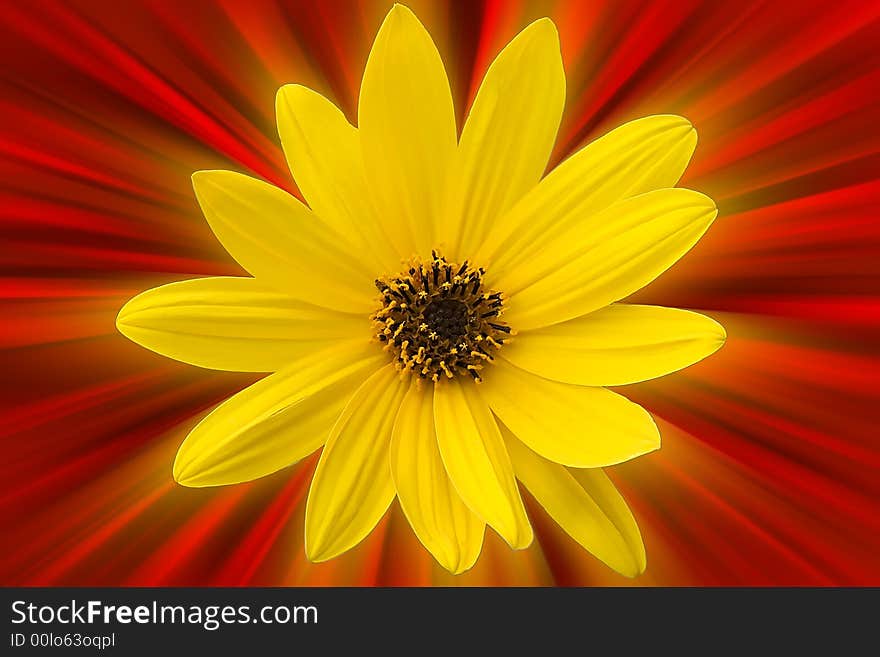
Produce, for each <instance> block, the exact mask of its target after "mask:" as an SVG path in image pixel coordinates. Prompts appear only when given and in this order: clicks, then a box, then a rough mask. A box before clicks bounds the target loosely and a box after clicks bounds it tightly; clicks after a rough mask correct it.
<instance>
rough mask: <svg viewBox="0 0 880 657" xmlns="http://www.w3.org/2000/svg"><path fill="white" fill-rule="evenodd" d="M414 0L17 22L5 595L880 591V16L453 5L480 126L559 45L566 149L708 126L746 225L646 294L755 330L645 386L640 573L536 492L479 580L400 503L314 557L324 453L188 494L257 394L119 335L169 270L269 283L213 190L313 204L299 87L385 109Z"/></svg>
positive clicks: (180, 8)
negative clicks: (392, 588) (293, 130)
mask: <svg viewBox="0 0 880 657" xmlns="http://www.w3.org/2000/svg"><path fill="white" fill-rule="evenodd" d="M389 6H390V3H388V2H373V1H364V2H345V3H343V2H335V3H319V2H302V3H285V2H269V1H254V0H251V1H250V2H246V3H245V2H238V1H237V0H221V1H217V2H214V3H208V2H170V1H156V2H118V1H115V0H113V1H109V0H108V1H106V2H101V1H98V0H88V1H85V0H83V1H79V2H74V1H66V2H36V1H34V2H27V3H25V2H4V3H2V5H0V61H2V62H3V63H2V68H0V71H2V78H0V89H2V91H0V131H2V134H0V308H2V311H0V312H2V316H0V358H2V381H0V396H2V399H0V404H2V415H0V419H2V421H0V440H2V460H0V481H2V482H3V483H2V490H0V528H2V529H0V531H2V543H3V545H4V549H3V557H2V563H0V583H3V584H35V585H54V584H69V585H79V584H93V585H98V584H111V585H128V584H131V585H182V584H191V585H202V584H211V585H213V584H218V585H219V584H225V585H247V584H251V585H329V584H346V585H402V584H443V585H458V584H461V585H474V584H477V585H508V584H510V585H535V584H565V585H570V584H578V585H588V584H602V585H626V584H633V583H635V584H639V585H653V584H662V585H716V584H732V585H740V584H750V585H783V584H785V585H802V584H803V585H807V584H811V585H847V584H855V585H863V584H874V585H880V438H878V429H877V425H878V423H877V413H878V409H880V385H878V384H880V367H878V366H880V355H878V354H880V221H878V211H877V208H878V207H880V180H878V172H880V128H878V125H880V92H878V90H880V48H878V44H880V4H878V3H876V2H865V1H862V0H856V1H851V2H850V1H847V0H835V1H834V2H827V1H826V0H821V1H818V2H805V1H801V2H798V3H787V2H785V3H783V2H723V3H722V2H686V1H681V0H669V1H665V2H621V1H614V2H612V1H608V2H592V1H591V2H586V1H585V2H546V1H545V2H514V1H512V0H504V1H494V2H483V3H480V2H466V1H464V0H462V1H461V2H454V3H445V2H427V1H413V2H412V3H411V6H412V8H413V9H414V10H415V11H416V13H417V14H418V15H419V17H420V18H421V19H422V21H423V22H424V23H425V24H426V26H427V27H428V29H429V30H430V32H431V33H432V35H433V36H434V39H435V41H436V42H437V46H438V48H439V49H440V52H441V54H442V55H443V58H444V61H445V62H446V65H447V68H448V70H449V75H450V79H451V84H452V87H453V92H454V95H455V97H456V100H457V102H458V114H459V124H461V122H462V118H463V116H464V115H465V111H466V109H467V107H468V104H469V102H470V101H471V99H472V98H473V96H474V93H475V91H476V88H477V86H478V84H479V81H480V79H481V77H482V75H483V73H484V71H485V70H486V67H487V66H488V64H489V63H490V62H491V60H492V58H493V57H494V55H495V54H496V53H497V52H498V51H499V50H500V48H501V47H502V46H503V45H504V44H505V43H506V42H507V41H508V40H509V39H510V38H511V37H513V35H514V34H515V33H516V32H517V31H519V30H520V29H521V28H523V27H524V26H525V25H527V24H528V23H529V22H530V21H531V20H534V19H536V18H539V17H542V16H550V17H551V18H553V20H554V21H555V22H556V25H557V26H558V28H559V32H560V37H561V41H562V52H563V57H564V61H565V66H566V72H567V77H568V100H567V107H566V113H565V117H564V120H563V124H562V128H561V131H560V135H559V139H558V142H557V147H556V150H555V154H554V163H555V162H558V161H559V160H560V159H562V158H564V157H565V156H566V155H567V154H569V153H571V152H572V151H573V150H575V149H577V148H578V147H579V146H580V145H582V144H584V143H585V142H587V141H589V140H590V139H592V138H594V137H596V136H598V135H599V134H601V133H602V132H604V131H606V130H608V129H610V128H613V127H615V126H617V125H619V124H620V123H623V122H625V121H627V120H630V119H633V118H636V117H639V116H642V115H647V114H656V113H678V114H682V115H684V116H686V117H688V118H689V119H690V120H691V121H693V123H694V124H695V126H696V127H697V130H698V131H699V134H700V144H699V146H698V148H697V152H696V156H695V158H694V161H693V163H692V164H691V167H690V168H689V169H688V172H687V174H686V175H685V178H684V180H683V181H682V184H683V185H684V186H687V187H691V188H694V189H698V190H701V191H703V192H706V193H707V194H709V195H711V196H712V197H713V198H714V199H715V200H716V201H717V203H718V206H719V208H720V215H719V219H718V220H717V221H716V223H715V225H714V226H713V227H712V229H711V230H710V231H709V233H708V234H707V236H706V237H705V238H704V239H703V240H702V241H701V242H700V243H699V244H698V245H697V247H696V248H695V249H694V250H693V251H692V252H691V253H690V254H689V255H688V256H686V257H685V258H684V259H683V260H682V261H681V262H680V263H679V264H677V265H676V266H675V267H673V269H672V270H670V271H669V272H668V273H667V274H666V275H664V276H663V277H662V278H661V279H659V280H658V281H657V282H656V283H654V284H652V285H651V286H650V287H648V288H646V289H645V290H643V291H642V292H640V293H639V294H638V295H636V299H637V300H638V301H640V302H647V303H657V304H664V305H672V306H680V307H685V308H693V309H698V310H701V311H703V312H706V313H707V314H710V315H712V316H713V317H715V318H716V319H719V320H720V321H722V322H723V323H724V325H725V326H726V327H727V330H728V332H729V336H730V337H729V340H728V342H727V345H726V347H725V348H724V349H722V350H721V351H720V352H719V353H718V354H716V355H715V356H713V357H712V358H710V359H708V360H707V361H704V362H703V363H700V364H699V365H696V366H694V367H692V368H690V369H688V370H686V371H685V372H682V373H679V374H675V375H672V376H669V377H666V378H663V379H660V380H657V381H654V382H650V383H644V384H639V385H634V386H628V387H627V388H625V389H622V391H623V392H624V393H625V394H627V395H628V396H630V397H631V398H632V399H634V400H635V401H638V402H639V403H642V404H644V405H645V406H646V407H647V408H648V409H649V410H651V411H652V413H653V414H654V416H655V417H656V418H657V420H658V423H659V425H660V428H661V431H662V434H663V448H662V449H661V450H660V451H659V452H655V453H653V454H651V455H649V456H646V457H643V458H640V459H638V460H636V461H634V462H632V463H628V464H625V465H622V466H618V467H615V468H612V469H610V470H609V472H610V474H611V476H612V477H613V478H614V480H615V481H616V482H617V483H618V485H619V486H620V488H621V490H622V491H623V493H624V494H625V495H626V497H627V499H628V500H629V501H630V503H631V505H632V508H633V511H634V513H635V515H636V517H637V519H638V521H639V524H640V526H641V529H642V533H643V535H644V538H645V543H646V546H647V551H648V570H647V572H646V573H645V574H644V575H643V576H642V577H640V578H638V579H636V580H633V581H630V580H627V579H625V578H623V577H619V576H617V575H615V574H614V573H613V572H611V571H609V570H608V569H607V568H605V567H604V566H603V565H602V564H600V563H599V562H598V561H596V560H595V559H594V558H592V557H591V556H589V555H588V554H587V553H585V552H583V551H582V550H581V549H580V548H579V547H578V546H577V545H576V544H575V543H574V542H573V541H572V540H571V539H569V538H568V537H567V536H566V535H565V534H563V533H562V532H561V531H560V530H559V529H558V528H556V526H555V525H554V524H553V522H552V521H551V520H550V519H549V518H548V517H547V516H546V515H545V514H544V512H543V511H542V510H541V509H540V508H539V507H538V506H537V505H536V504H535V503H534V501H533V500H531V499H528V498H527V506H528V508H529V510H530V513H531V515H532V518H533V522H534V525H535V528H536V534H537V539H536V541H535V543H534V545H533V546H532V547H531V548H530V549H528V550H526V551H524V552H518V553H515V552H512V551H510V550H509V549H508V548H507V547H506V546H505V545H504V544H503V543H502V542H501V540H500V539H498V538H497V536H495V535H494V534H492V533H491V532H490V533H487V538H486V545H485V548H484V551H483V555H482V557H481V558H480V560H479V562H478V563H477V565H476V567H475V568H474V569H473V571H471V572H470V573H468V574H466V575H464V576H460V577H457V578H454V577H452V576H450V575H447V574H446V573H445V572H444V571H442V570H441V569H440V568H439V567H437V566H435V565H434V564H433V562H432V560H431V558H430V556H429V555H428V554H427V553H426V552H425V551H424V550H422V549H421V547H420V546H419V544H418V542H417V541H416V539H415V538H414V537H413V535H412V533H411V531H410V529H409V528H408V526H407V525H406V522H405V520H404V519H403V516H402V514H401V513H400V510H399V508H398V507H397V506H396V504H395V505H394V506H393V507H392V510H391V512H390V513H389V514H388V515H387V516H386V518H385V519H384V520H383V521H382V523H381V524H380V526H379V528H378V529H377V530H376V531H375V532H374V533H373V534H372V535H371V536H370V537H369V538H368V539H367V540H366V541H365V542H364V543H363V544H362V545H360V546H359V547H358V548H357V549H355V550H353V551H352V552H351V553H349V554H348V555H346V556H344V557H342V558H339V559H336V560H334V561H331V562H329V563H327V564H322V565H312V564H309V563H308V562H307V561H306V558H305V554H304V551H303V536H302V533H303V512H304V502H305V495H306V492H307V488H308V484H309V481H310V478H311V474H312V470H313V468H314V464H315V458H314V457H312V458H310V459H307V460H306V461H305V462H303V463H301V464H299V465H297V466H295V467H293V468H290V469H288V470H285V471H282V472H279V473H277V474H275V475H273V476H270V477H266V478H265V479H262V480H259V481H256V482H253V483H251V484H246V485H240V486H234V487H228V488H222V489H210V490H191V489H186V488H182V487H179V486H177V485H176V484H175V483H174V482H173V481H172V478H171V463H172V461H173V459H174V454H175V451H176V449H177V446H178V445H179V444H180V442H181V440H182V439H183V437H184V436H185V435H186V433H187V431H188V430H189V429H190V428H191V427H192V426H193V425H194V424H195V423H196V422H197V421H198V419H199V418H200V417H202V416H203V415H204V414H205V413H206V412H207V411H208V410H209V409H210V408H211V407H212V406H214V405H215V404H217V403H218V402H220V401H221V400H222V399H224V398H225V397H226V396H228V395H230V394H231V393H233V392H235V391H237V390H239V389H241V388H243V387H244V386H246V385H247V384H248V383H250V382H251V381H253V380H255V377H254V376H253V375H237V374H229V373H218V372H210V371H206V370H199V369H196V368H193V367H190V366H187V365H183V364H180V363H176V362H172V361H170V360H166V359H164V358H162V357H160V356H157V355H155V354H152V353H150V352H148V351H146V350H144V349H141V348H140V347H138V346H136V345H134V344H133V343H131V342H129V341H127V340H126V339H125V338H123V337H122V336H121V335H119V334H118V333H117V332H116V330H115V327H114V318H115V315H116V311H117V310H118V309H119V307H120V306H121V305H122V304H123V303H124V302H125V300H127V299H128V298H129V297H130V296H132V295H134V294H135V293H137V292H139V291H141V290H143V289H145V288H148V287H151V286H155V285H158V284H161V283H166V282H169V281H173V280H177V279H181V278H189V277H196V276H204V275H217V274H232V275H237V274H242V273H243V272H242V271H241V269H239V267H238V266H237V265H236V264H235V263H234V262H233V261H232V260H231V258H230V257H229V256H227V254H226V253H225V252H224V251H223V250H222V248H221V247H220V245H219V244H218V242H217V241H216V240H215V239H214V237H213V236H212V234H211V231H210V230H209V228H208V225H207V223H206V222H205V221H204V220H203V218H202V216H201V213H200V211H199V209H198V206H197V204H196V201H195V199H194V196H193V194H192V189H191V187H190V174H191V173H192V172H193V171H194V170H197V169H208V168H229V169H234V170H238V171H244V172H248V173H251V174H254V175H257V176H260V177H262V178H265V179H266V180H269V181H271V182H273V183H275V184H278V185H281V186H282V187H285V188H287V189H289V190H291V191H292V192H294V193H297V192H296V189H295V187H294V186H293V182H292V180H291V178H290V176H289V174H288V172H287V169H286V167H285V165H284V160H283V156H282V153H281V150H280V147H279V143H278V138H277V135H276V132H275V123H274V116H273V105H274V97H275V91H276V89H277V88H278V87H279V86H280V85H282V84H284V83H288V82H299V83H303V84H305V85H308V86H311V87H313V88H314V89H317V90H318V91H320V92H322V93H324V94H325V95H327V96H329V97H330V98H332V99H333V100H334V101H336V102H337V103H338V104H339V105H340V106H341V107H342V108H343V110H344V111H345V112H346V114H347V115H348V116H349V118H350V119H352V120H354V119H355V117H356V113H357V112H356V107H357V95H358V87H359V83H360V76H361V72H362V71H363V67H364V63H365V61H366V57H367V53H368V51H369V47H370V44H371V42H372V39H373V36H374V35H375V33H376V31H377V29H378V27H379V24H380V23H381V20H382V18H383V16H384V14H385V13H386V11H387V10H388V8H389Z"/></svg>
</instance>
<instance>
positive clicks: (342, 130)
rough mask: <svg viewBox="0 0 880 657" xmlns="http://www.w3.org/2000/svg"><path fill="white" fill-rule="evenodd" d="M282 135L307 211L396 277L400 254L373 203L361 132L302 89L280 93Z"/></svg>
mask: <svg viewBox="0 0 880 657" xmlns="http://www.w3.org/2000/svg"><path fill="white" fill-rule="evenodd" d="M275 114H276V116H277V120H278V134H279V135H280V137H281V145H282V146H283V148H284V154H285V156H286V157H287V164H288V166H289V167H290V171H291V173H292V174H293V178H294V180H296V184H297V186H298V187H299V189H300V191H301V192H302V194H303V196H304V197H305V199H306V201H307V202H308V204H309V207H310V208H311V209H312V210H313V211H314V212H315V214H317V215H318V216H319V217H321V219H322V220H323V221H324V222H325V223H327V224H328V225H329V226H330V227H331V228H332V229H333V230H335V231H336V233H337V234H338V235H340V236H343V237H346V238H348V239H349V241H351V242H352V244H353V245H354V247H355V248H356V252H357V253H358V254H359V257H362V258H365V259H367V260H368V261H369V262H371V263H373V264H374V265H375V267H376V271H377V272H389V271H395V270H396V269H397V267H398V266H399V263H400V255H399V254H397V253H396V252H395V251H394V249H393V247H392V246H391V244H389V242H388V239H387V237H386V236H385V235H384V233H383V232H382V228H381V225H380V222H379V218H378V217H377V215H376V211H375V209H374V208H373V205H372V203H371V201H370V193H369V189H368V187H367V182H366V177H365V175H364V162H363V156H362V153H361V142H360V137H359V136H358V133H357V129H356V128H355V127H354V126H353V125H351V124H350V123H349V122H348V120H347V119H346V118H345V115H343V113H342V112H340V111H339V109H338V108H337V107H336V106H335V105H334V104H333V103H331V102H330V101H329V100H327V99H326V98H324V97H323V96H322V95H321V94H319V93H317V92H315V91H312V90H311V89H308V88H306V87H303V86H300V85H298V84H288V85H285V86H283V87H281V88H280V89H279V90H278V95H277V96H276V98H275Z"/></svg>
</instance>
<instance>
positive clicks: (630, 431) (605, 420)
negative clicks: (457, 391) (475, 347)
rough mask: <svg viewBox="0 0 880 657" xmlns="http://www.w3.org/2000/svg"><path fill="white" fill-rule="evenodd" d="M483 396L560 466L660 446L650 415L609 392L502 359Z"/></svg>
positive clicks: (612, 459) (621, 457)
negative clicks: (540, 373)
mask: <svg viewBox="0 0 880 657" xmlns="http://www.w3.org/2000/svg"><path fill="white" fill-rule="evenodd" d="M479 391H480V394H481V395H482V396H483V398H484V399H485V400H486V403H487V404H488V405H489V406H490V407H491V408H492V411H493V412H494V413H495V414H496V415H497V416H498V417H499V418H500V419H501V421H502V422H504V424H505V425H507V428H508V429H510V430H511V431H512V432H513V433H514V435H516V437H517V438H519V439H520V440H522V441H523V442H524V443H525V444H526V445H528V446H529V447H531V448H532V449H533V450H534V451H536V452H537V453H538V454H540V455H541V456H543V457H544V458H547V459H550V460H551V461H555V462H556V463H561V464H563V465H568V466H572V467H576V468H599V467H603V466H606V465H613V464H615V463H621V462H622V461H628V460H629V459H632V458H635V457H636V456H641V455H642V454H645V453H647V452H651V451H653V450H655V449H658V448H659V447H660V433H659V432H658V431H657V425H656V424H654V420H652V419H651V416H650V415H649V414H648V412H647V411H645V409H643V408H642V407H641V406H639V405H638V404H634V403H633V402H631V401H629V400H628V399H626V398H625V397H623V396H621V395H618V394H617V393H614V392H611V391H610V390H606V389H605V388H591V387H585V386H573V385H569V384H566V383H559V382H557V381H550V380H548V379H543V378H541V377H539V376H535V375H534V374H530V373H528V372H526V371H525V370H521V369H519V368H518V367H515V366H514V365H511V364H510V363H508V362H506V361H505V360H504V359H503V358H498V359H496V361H495V364H494V365H492V366H491V367H488V368H486V369H485V370H483V383H482V384H481V385H480V386H479Z"/></svg>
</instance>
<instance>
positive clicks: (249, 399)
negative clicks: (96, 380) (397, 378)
mask: <svg viewBox="0 0 880 657" xmlns="http://www.w3.org/2000/svg"><path fill="white" fill-rule="evenodd" d="M384 360H385V356H384V354H382V352H381V351H380V350H378V349H376V345H374V344H371V343H369V342H366V341H362V340H358V341H354V342H346V343H340V344H338V345H336V346H334V347H331V348H329V349H326V350H325V351H323V352H319V353H317V354H314V355H312V356H308V357H306V358H303V359H301V360H300V361H298V362H297V363H296V364H295V365H291V366H289V367H287V368H286V369H284V370H282V371H280V372H276V373H275V374H271V375H269V376H267V377H266V378H265V379H262V380H260V381H258V382H257V383H255V384H253V385H252V386H250V387H248V388H245V389H244V390H242V391H241V392H240V393H238V394H237V395H235V396H233V397H230V398H229V399H227V400H226V401H225V402H223V403H222V404H220V406H218V407H217V408H216V409H214V410H213V411H212V412H211V413H210V414H209V415H208V416H207V417H205V418H204V419H203V420H202V421H201V422H199V423H198V424H197V425H196V427H195V428H194V429H193V430H192V431H191V432H190V433H189V435H188V436H187V437H186V440H184V441H183V444H182V445H181V446H180V449H179V450H178V451H177V458H176V459H175V461H174V478H175V479H176V480H177V481H178V482H179V483H181V484H183V485H184V486H193V487H202V486H220V485H223V484H237V483H240V482H242V481H250V480H252V479H256V478H257V477H262V476H264V475H267V474H271V473H273V472H275V471H276V470H280V469H281V468H284V467H286V466H288V465H291V464H292V463H295V462H296V461H298V460H300V459H301V458H303V457H304V456H307V455H309V454H311V453H312V452H314V451H315V450H316V449H318V447H320V446H321V445H322V444H323V443H324V441H325V440H326V438H327V436H328V434H329V433H330V428H331V427H332V426H333V422H334V421H335V420H336V418H337V416H338V415H339V413H340V412H342V408H343V407H344V406H345V403H346V401H348V398H349V397H350V396H351V394H352V393H353V392H354V391H355V389H356V388H357V387H358V386H359V385H360V384H361V383H362V382H363V381H364V379H365V378H366V377H367V376H369V375H370V374H371V373H372V372H374V371H375V370H376V369H377V368H379V367H381V364H382V363H383V362H384Z"/></svg>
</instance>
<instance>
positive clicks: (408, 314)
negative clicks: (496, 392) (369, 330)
mask: <svg viewBox="0 0 880 657" xmlns="http://www.w3.org/2000/svg"><path fill="white" fill-rule="evenodd" d="M485 273H486V272H485V270H484V269H483V268H482V267H479V268H474V267H471V266H470V265H469V264H468V262H467V260H465V261H464V262H463V263H462V264H461V265H458V264H457V263H454V262H449V261H448V260H446V258H444V257H443V256H440V255H437V253H436V252H434V251H432V252H431V261H430V262H426V263H423V262H421V261H419V260H416V261H414V262H413V263H412V265H411V266H410V267H409V269H408V270H407V271H406V272H404V273H402V274H399V275H398V276H389V277H382V278H377V279H376V287H377V288H378V290H379V292H380V293H381V294H382V306H381V307H380V308H379V310H377V311H376V312H375V313H374V314H373V315H372V317H371V319H372V320H373V322H374V324H375V329H376V337H377V338H378V339H379V341H380V342H383V343H385V349H386V351H389V352H390V353H392V354H393V355H394V358H395V360H396V362H397V364H398V367H399V368H400V369H401V370H402V371H404V372H409V371H412V372H414V373H417V374H418V375H419V376H420V377H421V378H423V379H428V378H429V379H431V380H432V381H437V380H439V378H440V376H441V375H444V376H446V377H448V378H450V379H451V378H452V377H453V376H455V375H456V374H465V373H467V374H469V375H470V376H471V377H473V379H474V380H475V381H481V380H482V379H481V377H480V370H481V369H483V365H484V364H485V363H491V362H492V360H493V359H494V356H493V352H494V351H496V350H498V349H500V348H501V345H502V344H504V341H505V339H507V338H508V336H509V335H510V328H509V327H508V326H507V325H506V324H505V323H504V322H502V321H501V320H500V319H499V317H500V315H501V311H502V306H503V302H502V296H501V293H500V292H493V291H491V290H485V289H484V288H483V276H484V275H485Z"/></svg>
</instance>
